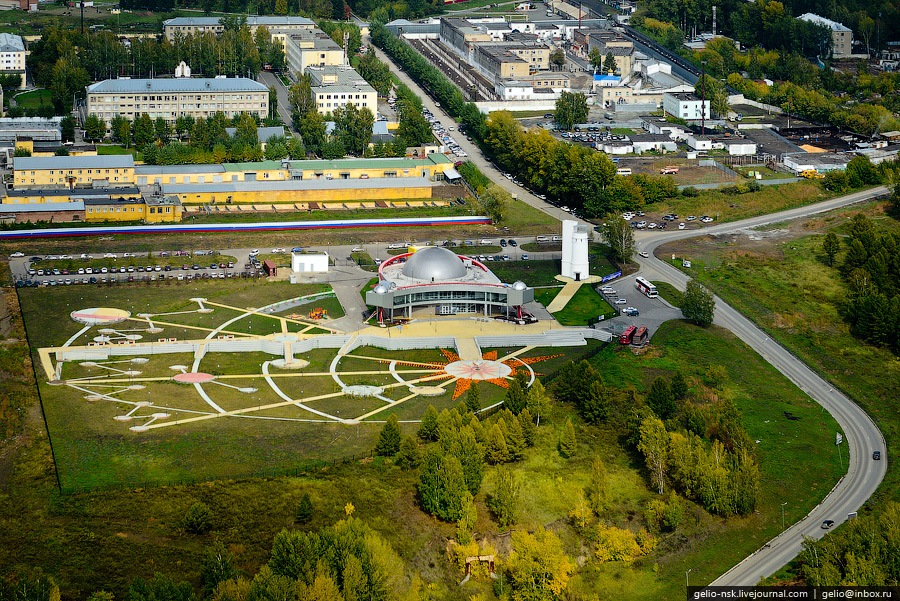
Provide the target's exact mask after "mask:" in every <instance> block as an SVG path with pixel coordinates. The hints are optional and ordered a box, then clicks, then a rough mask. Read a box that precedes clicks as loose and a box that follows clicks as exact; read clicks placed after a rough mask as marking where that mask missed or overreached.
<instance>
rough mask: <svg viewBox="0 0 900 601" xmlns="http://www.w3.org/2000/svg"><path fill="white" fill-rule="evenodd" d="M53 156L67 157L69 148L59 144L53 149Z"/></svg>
mask: <svg viewBox="0 0 900 601" xmlns="http://www.w3.org/2000/svg"><path fill="white" fill-rule="evenodd" d="M53 156H57V157H67V156H69V149H68V148H67V147H65V146H59V147H57V149H56V150H54V151H53Z"/></svg>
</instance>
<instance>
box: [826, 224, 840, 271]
mask: <svg viewBox="0 0 900 601" xmlns="http://www.w3.org/2000/svg"><path fill="white" fill-rule="evenodd" d="M840 249H841V242H840V240H839V239H838V237H837V234H835V233H834V232H828V233H827V234H825V239H824V240H823V241H822V250H823V251H825V256H826V257H828V266H829V267H834V257H835V256H836V255H837V254H838V251H839V250H840Z"/></svg>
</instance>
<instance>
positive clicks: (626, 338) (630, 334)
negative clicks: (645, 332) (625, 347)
mask: <svg viewBox="0 0 900 601" xmlns="http://www.w3.org/2000/svg"><path fill="white" fill-rule="evenodd" d="M635 332H637V327H635V326H628V327H627V328H625V331H624V332H622V334H621V335H620V336H619V344H631V341H632V340H633V339H634V333H635Z"/></svg>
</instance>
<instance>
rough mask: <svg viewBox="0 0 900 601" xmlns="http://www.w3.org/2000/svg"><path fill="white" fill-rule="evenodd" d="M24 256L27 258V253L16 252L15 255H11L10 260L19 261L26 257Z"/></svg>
mask: <svg viewBox="0 0 900 601" xmlns="http://www.w3.org/2000/svg"><path fill="white" fill-rule="evenodd" d="M24 256H25V253H23V252H18V251H17V252H14V253H13V254H11V255H9V258H10V259H18V258H19V257H24Z"/></svg>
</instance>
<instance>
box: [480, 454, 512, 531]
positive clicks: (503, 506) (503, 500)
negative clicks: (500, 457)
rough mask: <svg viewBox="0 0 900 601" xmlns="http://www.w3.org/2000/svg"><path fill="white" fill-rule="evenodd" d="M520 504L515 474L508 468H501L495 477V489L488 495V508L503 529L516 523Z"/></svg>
mask: <svg viewBox="0 0 900 601" xmlns="http://www.w3.org/2000/svg"><path fill="white" fill-rule="evenodd" d="M518 504H519V483H518V482H517V481H516V476H515V474H513V473H512V471H510V470H509V469H507V468H504V467H499V468H497V471H496V472H495V476H494V489H493V491H492V492H491V493H490V494H489V495H488V498H487V506H488V509H490V510H491V513H492V514H494V517H495V518H496V519H497V523H498V524H499V525H500V527H501V528H507V527H509V526H511V525H512V524H513V523H514V522H515V521H516V512H517V510H518Z"/></svg>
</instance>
